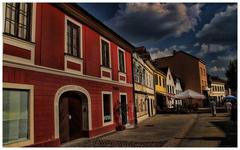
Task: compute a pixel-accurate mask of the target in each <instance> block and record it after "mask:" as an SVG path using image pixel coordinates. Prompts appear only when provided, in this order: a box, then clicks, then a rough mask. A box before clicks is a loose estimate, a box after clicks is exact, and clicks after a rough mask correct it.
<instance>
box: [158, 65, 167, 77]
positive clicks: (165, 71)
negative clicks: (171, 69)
mask: <svg viewBox="0 0 240 150" xmlns="http://www.w3.org/2000/svg"><path fill="white" fill-rule="evenodd" d="M159 70H161V71H162V72H164V73H165V74H166V75H167V72H168V67H162V68H159Z"/></svg>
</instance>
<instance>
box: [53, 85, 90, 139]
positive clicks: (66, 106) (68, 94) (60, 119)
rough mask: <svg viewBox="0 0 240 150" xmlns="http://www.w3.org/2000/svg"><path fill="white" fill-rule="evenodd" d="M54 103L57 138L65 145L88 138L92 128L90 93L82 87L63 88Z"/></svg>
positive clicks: (69, 86) (68, 86)
mask: <svg viewBox="0 0 240 150" xmlns="http://www.w3.org/2000/svg"><path fill="white" fill-rule="evenodd" d="M54 103H55V104H54V109H55V111H54V116H55V138H59V140H60V142H61V143H65V142H68V141H71V140H74V139H78V138H81V137H88V134H89V131H90V130H91V128H92V122H91V98H90V94H89V93H88V91H87V90H86V89H84V88H82V87H80V86H75V85H66V86H63V87H61V88H60V89H59V90H58V91H57V92H56V95H55V102H54Z"/></svg>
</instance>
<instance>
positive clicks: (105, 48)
mask: <svg viewBox="0 0 240 150" xmlns="http://www.w3.org/2000/svg"><path fill="white" fill-rule="evenodd" d="M101 44H102V65H103V66H104V67H107V68H110V56H109V43H108V42H106V41H104V40H101Z"/></svg>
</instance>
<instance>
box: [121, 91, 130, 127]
mask: <svg viewBox="0 0 240 150" xmlns="http://www.w3.org/2000/svg"><path fill="white" fill-rule="evenodd" d="M121 95H125V96H126V105H127V123H126V125H127V124H128V123H129V117H128V116H129V115H128V113H129V111H128V97H127V93H124V92H120V93H119V104H120V105H121ZM120 107H121V106H120ZM120 118H121V121H122V110H121V112H120Z"/></svg>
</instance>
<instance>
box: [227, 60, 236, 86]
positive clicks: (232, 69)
mask: <svg viewBox="0 0 240 150" xmlns="http://www.w3.org/2000/svg"><path fill="white" fill-rule="evenodd" d="M225 75H226V77H227V84H228V86H229V87H230V88H231V90H232V91H236V90H237V59H235V60H233V61H230V63H229V65H228V69H227V71H226V74H225Z"/></svg>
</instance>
